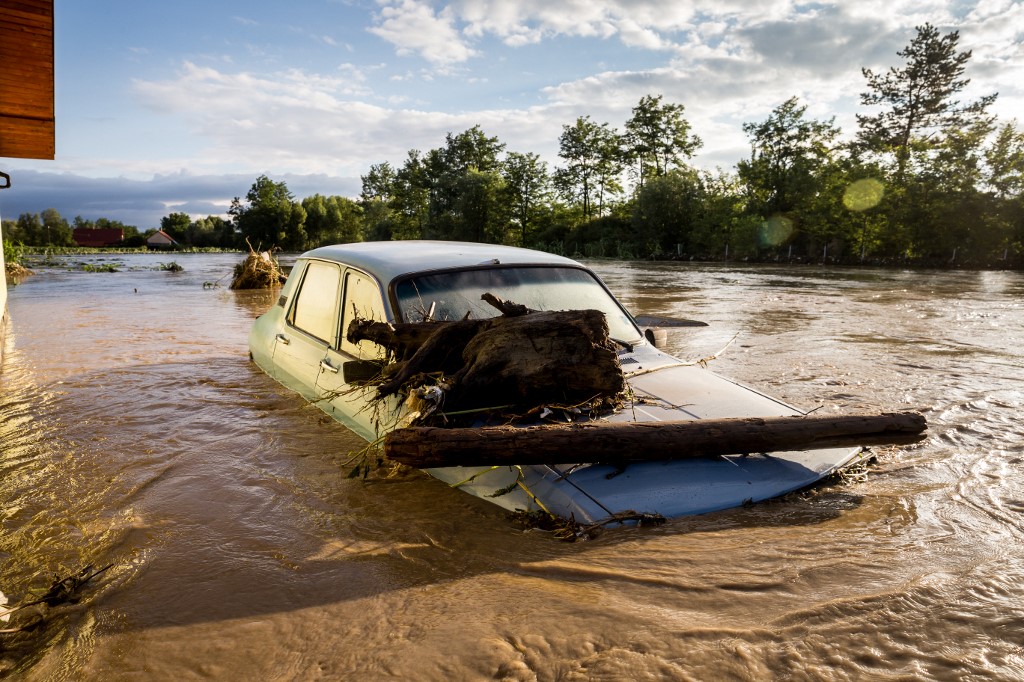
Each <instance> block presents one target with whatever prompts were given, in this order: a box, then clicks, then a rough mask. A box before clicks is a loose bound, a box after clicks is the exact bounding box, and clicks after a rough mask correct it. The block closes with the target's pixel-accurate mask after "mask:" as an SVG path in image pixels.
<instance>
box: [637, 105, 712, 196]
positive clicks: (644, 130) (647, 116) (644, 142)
mask: <svg viewBox="0 0 1024 682" xmlns="http://www.w3.org/2000/svg"><path fill="white" fill-rule="evenodd" d="M661 100H662V96H661V95H658V96H657V97H652V96H651V95H645V96H644V97H641V98H640V102H639V103H638V104H637V105H636V106H635V107H633V115H632V117H631V118H630V119H629V120H628V121H626V126H625V135H624V139H623V143H624V146H625V153H626V156H627V158H628V159H629V160H630V161H631V162H632V163H634V164H636V171H635V172H636V177H637V184H638V186H640V187H642V186H643V184H644V181H645V180H646V179H647V178H648V177H658V176H661V175H665V174H666V173H668V172H669V171H670V170H671V169H672V168H681V167H683V166H684V165H685V162H684V161H683V159H689V158H691V157H692V156H693V155H694V153H695V152H696V151H697V150H698V149H700V147H701V145H702V144H703V142H702V141H701V139H700V138H699V137H697V136H696V135H693V134H691V133H690V123H689V122H688V121H687V120H686V118H685V117H684V116H683V112H684V108H683V105H682V104H662V101H661Z"/></svg>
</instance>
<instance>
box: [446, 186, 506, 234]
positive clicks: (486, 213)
mask: <svg viewBox="0 0 1024 682" xmlns="http://www.w3.org/2000/svg"><path fill="white" fill-rule="evenodd" d="M504 189H505V180H504V178H502V176H501V174H500V173H498V172H496V171H479V170H476V169H475V168H470V169H469V170H468V171H466V172H465V173H463V174H462V176H461V177H460V180H459V183H458V187H457V197H458V198H457V200H456V205H455V212H456V214H457V215H458V217H459V220H458V222H457V224H456V225H457V226H456V232H455V234H454V235H453V237H454V238H456V239H464V240H467V241H474V242H489V243H494V244H502V243H504V242H505V240H506V237H507V231H508V212H507V205H506V204H505V203H504V202H503V201H501V197H502V193H503V191H504Z"/></svg>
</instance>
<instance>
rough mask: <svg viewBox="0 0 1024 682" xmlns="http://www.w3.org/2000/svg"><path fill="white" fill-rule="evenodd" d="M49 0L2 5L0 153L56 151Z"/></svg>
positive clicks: (42, 155)
mask: <svg viewBox="0 0 1024 682" xmlns="http://www.w3.org/2000/svg"><path fill="white" fill-rule="evenodd" d="M53 72H54V69H53V0H5V1H4V2H3V3H2V4H0V156H6V157H15V158H22V159H52V158H53V157H54V154H55V151H56V150H55V147H56V145H55V137H56V136H55V129H56V124H55V118H54V96H53V91H54V85H53V83H54V76H53Z"/></svg>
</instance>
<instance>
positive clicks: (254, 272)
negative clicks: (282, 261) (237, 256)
mask: <svg viewBox="0 0 1024 682" xmlns="http://www.w3.org/2000/svg"><path fill="white" fill-rule="evenodd" d="M286 279H287V275H285V274H284V271H283V270H281V266H280V265H279V264H278V262H277V259H276V258H274V256H273V254H272V252H271V251H270V250H267V251H256V250H254V249H253V248H252V245H249V255H248V256H246V258H245V260H244V261H242V262H241V263H239V264H238V265H236V266H235V278H234V279H233V280H231V288H232V289H269V288H271V287H274V286H277V285H278V284H281V283H283V282H284V281H285V280H286Z"/></svg>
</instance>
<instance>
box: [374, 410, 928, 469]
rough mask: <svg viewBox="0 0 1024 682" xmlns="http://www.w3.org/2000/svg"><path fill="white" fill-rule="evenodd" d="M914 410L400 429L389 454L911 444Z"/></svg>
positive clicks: (617, 456) (916, 436)
mask: <svg viewBox="0 0 1024 682" xmlns="http://www.w3.org/2000/svg"><path fill="white" fill-rule="evenodd" d="M926 428H927V424H926V422H925V418H924V416H922V415H920V414H918V413H916V412H900V413H886V414H880V415H863V416H854V415H848V416H838V417H827V416H825V417H822V416H796V417H750V418H742V419H700V420H695V421H676V422H640V423H637V422H626V423H608V422H583V423H575V424H567V425H561V424H560V425H545V426H532V427H522V428H517V427H512V426H499V427H486V428H436V427H412V428H405V429H398V430H396V431H392V432H391V433H389V434H388V435H387V437H386V438H385V441H384V454H385V455H386V456H387V457H389V458H390V459H393V460H395V461H398V462H401V463H403V464H408V465H410V466H413V467H417V468H420V469H429V468H433V467H446V466H495V465H513V464H520V465H523V464H558V463H576V462H606V463H615V464H625V463H628V462H641V461H658V460H672V459H688V458H696V457H712V456H718V455H727V454H747V453H760V452H776V451H785V450H808V449H819V448H825V447H842V446H850V447H854V446H857V445H880V444H907V443H914V442H918V441H920V440H923V439H924V435H923V432H924V430H925V429H926Z"/></svg>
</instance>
